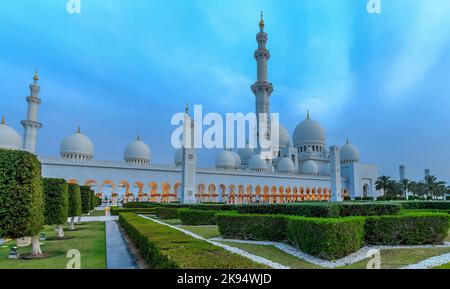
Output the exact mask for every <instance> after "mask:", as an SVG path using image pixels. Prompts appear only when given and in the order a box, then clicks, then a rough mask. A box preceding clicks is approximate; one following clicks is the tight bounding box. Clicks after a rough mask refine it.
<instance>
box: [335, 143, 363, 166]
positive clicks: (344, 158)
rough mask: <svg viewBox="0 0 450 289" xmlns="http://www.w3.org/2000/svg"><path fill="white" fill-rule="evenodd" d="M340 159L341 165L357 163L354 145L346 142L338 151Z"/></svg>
mask: <svg viewBox="0 0 450 289" xmlns="http://www.w3.org/2000/svg"><path fill="white" fill-rule="evenodd" d="M340 158H341V162H342V163H352V162H359V159H360V158H359V151H358V149H357V148H356V147H355V146H354V145H352V144H351V143H349V142H348V141H347V143H346V144H345V145H344V146H343V147H342V148H341V150H340Z"/></svg>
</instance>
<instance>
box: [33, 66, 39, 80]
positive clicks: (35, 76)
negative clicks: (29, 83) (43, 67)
mask: <svg viewBox="0 0 450 289" xmlns="http://www.w3.org/2000/svg"><path fill="white" fill-rule="evenodd" d="M33 79H34V80H35V81H38V80H39V75H38V71H37V69H36V70H34V76H33Z"/></svg>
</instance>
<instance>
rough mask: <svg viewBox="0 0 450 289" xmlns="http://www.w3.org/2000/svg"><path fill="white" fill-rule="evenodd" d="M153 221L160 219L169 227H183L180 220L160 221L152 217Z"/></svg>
mask: <svg viewBox="0 0 450 289" xmlns="http://www.w3.org/2000/svg"><path fill="white" fill-rule="evenodd" d="M152 218H153V219H158V220H159V221H161V222H163V223H166V224H168V225H172V226H178V225H181V220H180V219H160V218H158V217H152Z"/></svg>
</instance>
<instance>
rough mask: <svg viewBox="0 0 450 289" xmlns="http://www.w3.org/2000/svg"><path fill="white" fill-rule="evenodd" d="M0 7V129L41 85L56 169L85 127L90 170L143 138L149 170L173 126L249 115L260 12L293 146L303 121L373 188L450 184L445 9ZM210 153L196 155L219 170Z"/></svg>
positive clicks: (158, 0)
mask: <svg viewBox="0 0 450 289" xmlns="http://www.w3.org/2000/svg"><path fill="white" fill-rule="evenodd" d="M67 1H68V0H45V1H44V0H42V1H35V0H0V115H5V117H6V120H7V123H8V124H9V125H11V126H12V127H13V128H15V129H16V130H17V131H19V132H20V133H22V131H23V129H22V127H21V126H20V120H23V119H24V118H25V117H26V109H27V106H26V101H25V97H26V96H28V95H29V89H28V85H29V84H30V83H31V82H32V77H33V74H34V70H35V69H38V71H39V77H40V80H39V83H40V85H41V93H40V97H41V99H42V105H41V106H40V111H39V121H40V122H42V123H43V124H44V127H43V128H42V129H41V130H40V131H39V139H38V148H37V153H38V154H39V155H45V156H57V155H58V153H59V144H60V142H61V140H62V139H63V138H64V137H66V136H67V135H69V134H71V133H73V132H75V131H76V129H77V127H78V126H80V127H81V131H82V132H83V133H84V134H86V135H87V136H88V137H89V138H90V139H91V140H92V142H93V143H94V145H95V159H117V160H119V159H122V158H123V151H124V148H125V147H126V145H127V144H128V143H129V142H130V141H132V140H133V139H134V138H135V137H136V135H137V134H140V135H141V136H142V138H143V140H144V141H146V142H147V143H148V144H149V146H150V147H151V150H152V162H153V163H172V162H173V156H174V152H175V150H174V148H172V147H171V143H170V136H171V134H172V131H173V130H174V129H175V127H173V126H171V124H170V120H171V117H172V115H173V114H174V113H177V112H180V111H183V110H184V107H185V104H186V103H188V104H189V105H190V106H191V107H192V106H193V105H194V104H201V105H203V110H204V113H207V112H218V113H221V114H225V113H228V112H244V113H247V112H252V111H254V106H255V105H254V101H255V100H254V95H253V94H252V92H251V90H250V86H251V85H252V83H254V82H255V79H256V62H255V60H254V58H253V53H254V51H255V49H256V39H255V35H256V33H257V32H258V30H259V27H258V22H259V15H260V11H261V10H263V11H264V19H265V23H266V27H265V31H266V32H267V33H268V35H269V41H268V44H267V47H268V49H269V50H270V52H271V59H270V61H269V67H268V70H269V80H270V81H271V82H272V83H273V85H274V92H273V94H272V96H271V99H270V101H271V111H272V112H278V113H280V120H281V123H282V124H283V125H284V126H285V127H286V128H288V130H289V131H290V133H291V134H292V133H293V131H294V129H295V127H296V126H297V124H298V123H300V122H301V121H303V120H304V119H305V116H306V111H307V110H308V109H309V110H310V111H311V117H312V118H313V119H314V120H317V121H319V122H320V123H321V124H322V126H323V127H324V128H325V130H326V133H327V144H328V145H334V144H339V145H343V144H344V143H345V140H346V139H347V138H349V140H350V142H351V143H352V144H354V145H356V146H357V147H358V148H359V150H360V153H361V159H362V161H363V162H367V163H374V164H378V165H379V170H380V174H383V175H391V176H393V177H395V178H398V166H399V165H400V164H404V165H406V167H407V176H408V177H409V178H413V179H421V178H423V175H424V169H425V168H430V169H431V171H432V174H434V175H436V176H437V177H438V178H440V179H442V180H445V181H448V182H450V165H449V162H450V126H449V123H450V113H449V109H450V17H448V15H450V1H448V0H427V1H423V0H381V13H380V14H369V13H368V11H367V9H366V5H367V1H368V0H340V1H332V0H258V1H256V0H246V1H239V0H164V1H162V0H133V1H128V0H80V3H81V13H80V14H70V13H68V12H67V10H66V4H67ZM215 153H216V151H201V152H200V155H199V159H200V164H201V165H202V166H213V164H214V154H215Z"/></svg>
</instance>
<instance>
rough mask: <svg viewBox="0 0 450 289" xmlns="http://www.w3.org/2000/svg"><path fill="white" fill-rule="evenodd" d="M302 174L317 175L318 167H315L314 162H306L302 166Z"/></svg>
mask: <svg viewBox="0 0 450 289" xmlns="http://www.w3.org/2000/svg"><path fill="white" fill-rule="evenodd" d="M302 173H303V174H304V175H318V174H319V167H318V166H317V164H316V162H315V161H311V160H310V161H307V162H305V163H304V164H303V167H302Z"/></svg>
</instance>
